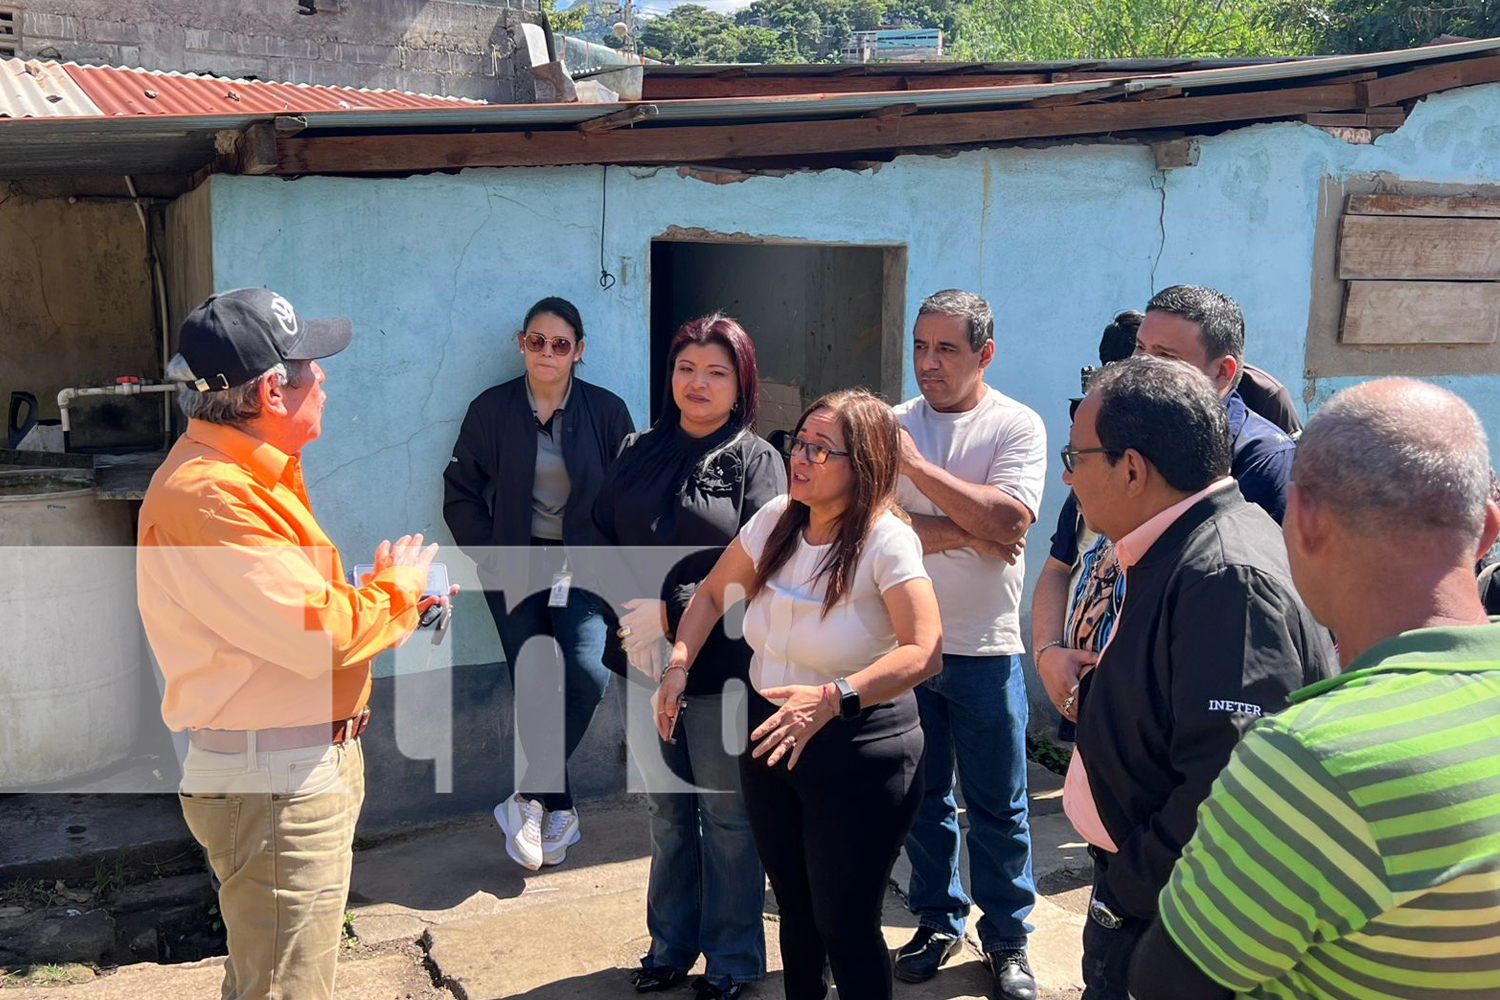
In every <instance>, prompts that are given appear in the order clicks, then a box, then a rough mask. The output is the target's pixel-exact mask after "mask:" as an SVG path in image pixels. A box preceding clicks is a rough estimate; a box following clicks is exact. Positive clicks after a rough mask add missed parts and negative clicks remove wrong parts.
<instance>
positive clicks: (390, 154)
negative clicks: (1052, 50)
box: [275, 84, 1366, 175]
mask: <svg viewBox="0 0 1500 1000" xmlns="http://www.w3.org/2000/svg"><path fill="white" fill-rule="evenodd" d="M1359 86H1361V85H1359V84H1341V85H1332V86H1318V87H1299V88H1287V89H1282V90H1270V91H1259V92H1255V93H1247V94H1219V95H1211V96H1204V97H1192V96H1188V97H1176V98H1171V99H1167V100H1160V101H1140V102H1131V103H1128V104H1127V103H1118V102H1116V103H1105V104H1086V105H1077V106H1071V107H1052V108H1031V109H1024V108H1022V109H1012V110H1005V111H970V112H947V113H935V112H934V113H928V114H920V115H906V116H899V117H894V118H843V119H835V120H815V121H792V122H760V123H754V124H745V125H723V124H707V125H690V124H670V125H667V124H660V123H658V124H655V125H652V126H650V127H648V128H638V129H615V130H610V131H604V132H592V133H588V132H580V131H578V130H576V129H571V128H557V129H547V130H542V129H533V130H530V131H521V130H516V131H504V132H483V133H473V132H470V133H463V134H459V133H453V134H442V135H433V134H423V135H412V134H396V135H363V136H360V135H325V136H317V137H312V138H303V137H301V136H277V137H276V171H275V172H276V173H279V174H292V175H295V174H364V173H414V172H420V171H424V170H454V169H461V168H464V167H500V166H554V165H563V164H574V163H705V162H713V161H721V160H735V159H743V158H747V157H767V156H800V155H812V154H818V153H839V152H854V151H861V150H889V149H917V148H921V147H925V146H962V145H981V144H984V143H993V142H1006V141H1011V140H1017V139H1037V138H1048V137H1053V136H1072V135H1093V134H1105V133H1116V132H1127V131H1138V130H1144V129H1156V128H1184V127H1191V126H1196V125H1209V124H1217V123H1221V122H1236V121H1263V120H1268V119H1275V118H1289V117H1293V116H1297V115H1303V114H1312V113H1318V112H1328V111H1351V110H1359V109H1363V108H1364V107H1366V105H1364V104H1361V103H1360V100H1359V96H1358V94H1357V93H1356V88H1357V87H1359ZM658 121H659V120H658Z"/></svg>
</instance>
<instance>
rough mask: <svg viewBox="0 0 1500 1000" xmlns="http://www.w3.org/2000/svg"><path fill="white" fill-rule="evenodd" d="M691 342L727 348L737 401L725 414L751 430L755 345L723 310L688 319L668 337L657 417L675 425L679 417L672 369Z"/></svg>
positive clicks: (756, 382) (755, 405)
mask: <svg viewBox="0 0 1500 1000" xmlns="http://www.w3.org/2000/svg"><path fill="white" fill-rule="evenodd" d="M691 344H698V345H703V344H717V345H719V346H720V347H722V348H724V350H726V351H728V352H729V359H730V361H731V362H733V364H734V373H735V381H736V382H737V383H738V384H739V402H738V403H736V404H735V409H734V412H733V413H731V414H730V415H729V422H730V424H731V425H733V426H735V427H745V428H748V429H750V430H752V431H753V430H755V418H756V415H757V414H758V413H759V412H760V371H759V369H758V368H757V367H756V364H755V345H754V344H753V343H751V341H750V335H749V334H748V333H746V332H745V328H744V327H742V326H740V324H739V323H738V321H736V320H734V319H731V318H730V317H728V316H725V315H724V314H723V313H711V314H710V315H708V316H699V317H698V318H697V319H695V320H689V321H688V322H686V323H684V324H683V325H682V328H681V329H679V330H678V331H677V333H676V334H675V335H674V336H673V337H672V344H671V346H670V347H668V348H667V386H666V390H665V391H664V392H663V393H662V407H661V419H662V423H663V424H664V425H666V426H672V425H675V424H676V423H677V422H678V421H679V420H681V419H682V411H681V410H679V409H678V408H677V400H676V399H674V398H673V397H672V369H673V368H674V367H675V366H676V364H677V355H679V354H681V353H682V350H683V348H685V347H687V346H689V345H691Z"/></svg>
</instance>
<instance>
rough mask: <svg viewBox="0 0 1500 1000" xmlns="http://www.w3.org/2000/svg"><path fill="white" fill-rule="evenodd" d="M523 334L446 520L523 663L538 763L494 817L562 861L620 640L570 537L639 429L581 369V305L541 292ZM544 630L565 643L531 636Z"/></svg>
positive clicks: (456, 482)
mask: <svg viewBox="0 0 1500 1000" xmlns="http://www.w3.org/2000/svg"><path fill="white" fill-rule="evenodd" d="M515 343H516V350H517V351H518V352H519V353H520V355H521V357H522V359H523V361H524V363H525V366H526V371H525V373H524V374H523V375H521V376H520V377H519V378H515V379H511V380H510V381H509V382H504V383H502V384H500V385H497V386H495V387H493V388H491V389H488V390H486V391H485V392H483V393H481V394H480V395H479V397H478V398H477V399H475V400H474V401H473V402H472V403H471V404H469V412H468V414H467V415H466V416H465V417H464V422H463V426H462V428H461V429H460V430H459V432H458V442H457V444H455V445H454V446H453V459H452V461H450V462H449V463H448V468H447V470H446V471H445V472H444V473H443V481H444V490H443V519H444V520H445V521H447V523H448V527H449V529H450V530H451V531H452V532H453V538H454V540H455V541H456V542H458V544H459V545H460V546H462V547H463V548H464V550H465V551H467V552H468V553H469V554H470V556H471V557H472V558H473V559H474V560H475V562H476V563H477V564H478V569H479V574H480V580H481V582H482V583H483V584H484V587H485V595H484V596H485V599H486V601H487V602H488V603H489V607H490V613H491V614H492V615H493V616H494V619H495V627H496V629H497V630H498V631H499V633H500V645H501V648H502V649H503V650H504V652H505V662H506V666H507V667H508V669H509V671H510V678H511V688H512V690H513V691H514V693H515V705H516V716H515V718H516V735H517V737H518V741H519V743H520V746H521V748H522V749H523V751H525V757H526V771H525V773H524V774H516V775H515V789H516V791H515V793H514V794H512V795H511V796H510V797H508V798H507V799H506V800H505V801H504V802H501V803H500V804H499V805H498V806H496V807H495V819H496V820H497V821H498V822H499V824H500V827H501V829H503V830H504V831H505V838H506V839H505V849H506V853H508V854H509V855H510V856H511V858H512V859H514V860H515V862H516V863H517V864H519V865H521V866H522V867H523V868H529V869H532V870H535V869H537V868H540V867H541V866H542V865H555V864H561V863H562V861H563V859H564V858H565V857H566V856H567V850H568V848H569V847H570V846H571V845H573V844H575V843H577V841H578V839H579V825H578V812H577V810H576V809H574V807H573V795H572V791H571V785H570V783H569V780H568V775H567V760H566V758H567V757H571V756H572V755H573V751H574V750H575V749H577V747H578V744H579V742H580V741H581V740H582V739H583V734H584V732H585V731H586V730H587V729H588V726H589V722H590V721H591V720H592V719H593V717H594V710H595V709H596V708H597V707H598V705H599V702H600V700H601V699H602V698H603V697H604V691H605V688H606V687H607V685H608V683H609V676H610V668H609V667H608V666H607V665H606V663H605V660H606V658H607V657H608V656H610V655H611V650H615V647H613V646H612V644H610V643H609V642H608V636H609V632H610V630H611V628H612V624H613V620H614V619H613V613H612V611H611V610H610V609H609V608H608V607H607V605H605V604H604V602H602V601H600V600H598V599H597V598H595V597H594V596H593V595H591V594H589V593H586V592H584V591H582V590H580V589H577V588H574V587H573V586H572V585H571V583H572V581H571V576H570V575H569V567H568V565H567V557H566V554H565V552H564V546H574V545H590V544H592V542H593V535H594V527H593V517H592V514H593V508H594V499H595V498H596V497H597V496H598V494H599V487H600V484H602V483H603V481H604V473H605V470H606V469H607V468H608V467H609V464H610V462H611V461H612V460H613V459H614V457H615V454H616V453H617V452H618V451H619V450H620V444H621V442H622V441H624V440H625V438H626V436H627V435H629V434H630V433H631V432H632V431H634V430H635V428H634V426H633V424H632V423H631V419H630V413H629V411H628V410H627V409H626V408H625V403H624V402H623V401H622V400H621V399H620V397H618V396H616V395H615V394H614V393H612V392H610V391H608V390H606V389H601V388H600V387H599V386H596V385H591V384H589V383H588V382H585V381H584V380H583V379H581V378H578V377H577V375H576V374H575V371H574V370H575V369H576V368H577V366H578V365H580V364H582V363H583V353H584V346H585V344H584V339H583V319H582V318H581V317H580V316H579V315H578V308H577V307H576V306H574V305H573V303H571V302H569V301H568V300H567V299H561V298H555V297H554V298H545V299H542V300H541V301H540V302H538V303H537V304H536V305H534V306H532V307H531V308H530V309H529V310H528V311H527V313H526V320H525V322H524V323H523V324H522V328H521V330H520V332H519V333H517V334H516V341H515ZM523 553H524V554H523ZM536 636H545V637H548V638H550V639H552V640H554V641H553V642H550V643H528V640H530V639H532V638H533V637H536ZM523 647H524V648H525V662H524V663H520V662H519V660H520V658H521V655H522V648H523ZM518 667H519V668H520V669H518ZM559 689H561V692H562V704H561V705H559V704H558V691H559ZM559 726H561V727H562V729H563V739H562V740H561V741H558V740H557V739H556V733H557V729H558V727H559ZM559 742H561V743H562V746H563V751H564V753H563V759H558V754H557V753H556V750H555V749H553V748H555V747H556V746H557V744H558V743H559Z"/></svg>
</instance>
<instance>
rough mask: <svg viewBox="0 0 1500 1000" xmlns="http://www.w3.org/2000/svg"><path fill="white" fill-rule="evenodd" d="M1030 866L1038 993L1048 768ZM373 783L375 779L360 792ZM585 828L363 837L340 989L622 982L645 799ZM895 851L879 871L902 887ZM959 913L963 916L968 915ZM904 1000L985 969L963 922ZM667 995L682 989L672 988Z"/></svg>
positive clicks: (1053, 844)
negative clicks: (560, 837)
mask: <svg viewBox="0 0 1500 1000" xmlns="http://www.w3.org/2000/svg"><path fill="white" fill-rule="evenodd" d="M1031 781H1032V800H1033V801H1032V809H1033V820H1032V824H1033V838H1034V844H1033V850H1034V859H1033V865H1034V868H1035V873H1036V876H1037V879H1038V881H1039V884H1040V886H1041V888H1042V893H1043V894H1042V895H1041V896H1040V897H1039V898H1038V901H1037V907H1036V911H1035V913H1034V915H1033V922H1034V923H1035V924H1036V931H1035V933H1034V934H1033V935H1032V938H1031V961H1032V966H1033V969H1034V970H1035V972H1036V974H1037V979H1038V982H1039V985H1040V986H1041V987H1042V989H1043V996H1044V998H1045V1000H1076V998H1077V997H1078V996H1079V994H1080V991H1081V990H1080V984H1079V975H1078V970H1079V962H1080V935H1081V932H1082V926H1083V915H1082V912H1083V904H1084V902H1085V901H1086V894H1087V890H1086V889H1082V888H1079V886H1080V882H1081V878H1082V876H1081V873H1082V872H1084V871H1086V870H1087V868H1088V858H1087V855H1086V854H1085V853H1084V851H1083V846H1082V844H1081V843H1079V841H1078V838H1077V836H1076V834H1074V832H1073V830H1072V827H1071V826H1070V825H1069V824H1068V822H1067V819H1066V817H1064V816H1063V815H1062V810H1061V787H1060V786H1061V781H1060V779H1059V778H1057V777H1056V776H1055V775H1052V774H1050V773H1048V772H1046V771H1045V770H1042V769H1041V768H1039V767H1036V766H1033V768H1032V773H1031ZM372 794H373V792H372ZM581 815H582V830H583V840H582V842H581V843H579V844H578V845H577V846H576V847H574V848H573V849H572V850H570V851H569V854H568V860H567V862H566V863H565V864H563V865H561V866H558V867H556V868H551V869H546V870H544V871H540V872H534V873H533V872H526V871H523V870H522V869H521V868H519V867H517V866H516V865H515V864H513V863H512V862H511V861H510V860H509V858H507V857H506V855H505V850H504V845H503V842H502V838H501V834H500V832H499V830H498V828H497V827H496V825H495V823H494V821H493V819H491V818H489V817H484V818H482V819H478V820H474V821H471V822H465V823H461V824H455V825H450V826H447V827H443V828H439V829H436V830H431V831H427V832H425V833H421V834H417V835H414V836H411V837H408V838H406V839H403V840H400V841H396V842H389V843H385V844H382V845H380V846H377V847H373V848H370V849H368V850H364V851H361V852H360V853H359V854H358V855H357V856H356V859H355V867H354V881H353V887H352V889H351V893H350V908H351V909H352V910H353V912H354V914H355V920H354V926H355V929H356V931H357V932H358V934H359V938H360V944H359V946H358V947H357V948H351V949H350V950H349V952H348V953H347V955H346V956H345V958H344V960H342V961H341V963H340V971H339V987H338V992H339V995H340V997H341V998H344V997H347V998H349V1000H355V998H358V1000H386V998H390V1000H437V998H445V997H449V996H452V997H456V998H458V1000H498V998H501V997H524V998H528V1000H564V998H566V1000H592V998H601V1000H602V998H611V1000H618V998H620V997H623V996H633V995H634V994H633V993H632V992H631V991H630V987H629V979H628V974H627V970H628V969H631V968H634V967H635V965H636V963H637V960H638V958H639V956H640V954H641V953H642V952H643V951H644V950H645V947H646V943H647V935H646V927H645V910H646V906H645V886H646V875H647V870H648V867H649V860H650V848H649V841H648V836H647V817H646V810H645V804H644V802H643V801H642V800H641V799H640V798H638V797H634V796H623V797H620V798H616V799H611V800H606V801H602V802H591V803H584V804H583V807H582V809H581ZM907 872H908V868H907V866H906V861H905V858H904V856H903V858H902V859H901V861H900V862H899V863H898V866H897V870H896V872H895V875H894V878H893V882H894V884H895V885H900V886H904V885H905V881H906V877H907ZM766 909H767V911H768V913H767V916H766V941H767V948H768V952H769V955H768V957H769V965H770V969H771V970H772V971H771V975H770V976H769V977H768V979H767V980H766V981H765V982H764V983H762V984H761V985H759V986H758V987H755V988H754V989H753V991H747V992H746V996H747V997H750V996H756V997H764V998H773V997H777V996H780V995H781V991H780V989H779V981H780V971H779V970H780V964H781V963H780V954H779V951H778V948H777V943H776V941H777V924H776V915H775V906H774V900H772V899H768V905H767V907H766ZM914 926H915V922H914V920H913V919H912V917H911V915H910V914H908V913H907V912H906V909H905V907H904V905H903V903H902V900H901V897H900V894H899V892H897V891H896V889H895V888H894V886H893V889H892V891H891V892H890V893H889V894H888V896H887V900H886V908H885V932H886V938H887V940H888V941H889V943H890V944H891V946H892V947H895V946H897V945H899V944H901V943H903V942H904V941H905V940H906V939H907V938H908V937H909V936H910V935H911V929H912V928H913V927H914ZM970 926H971V927H972V926H973V919H972V918H971V922H970ZM220 964H221V962H220V960H210V961H207V962H200V963H195V964H193V965H178V966H132V967H129V968H126V969H122V970H120V971H118V972H115V973H113V974H110V975H105V976H101V977H100V978H98V979H97V980H95V981H92V982H88V983H84V984H81V985H73V986H64V987H52V988H42V987H31V986H22V987H21V988H20V989H19V990H16V991H15V993H12V994H10V995H11V996H15V997H16V998H17V1000H20V997H32V996H34V997H37V998H45V1000H136V998H141V1000H146V998H150V1000H159V998H161V997H181V998H184V1000H187V998H192V997H210V996H214V995H215V994H216V992H217V983H218V981H219V976H220V971H219V969H220ZM896 994H897V996H898V997H903V998H911V1000H979V998H984V997H987V996H988V995H989V994H988V975H987V973H986V972H985V970H984V967H983V965H982V964H981V954H980V952H979V949H978V946H977V942H976V941H975V940H973V937H972V934H971V935H970V940H969V942H968V944H967V947H966V948H965V949H964V951H963V952H962V953H961V954H960V956H959V957H958V958H957V959H955V960H954V961H953V962H951V963H949V965H948V966H947V967H945V968H944V970H943V971H942V972H941V973H940V974H939V975H938V976H937V977H936V978H935V979H933V980H932V981H931V982H929V983H926V984H923V985H921V986H909V985H906V984H901V983H898V984H897V989H896ZM666 995H667V996H682V997H686V996H690V995H691V994H690V993H689V992H688V991H687V990H679V991H675V992H674V993H669V994H666Z"/></svg>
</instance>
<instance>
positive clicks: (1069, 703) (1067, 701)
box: [1062, 694, 1078, 715]
mask: <svg viewBox="0 0 1500 1000" xmlns="http://www.w3.org/2000/svg"><path fill="white" fill-rule="evenodd" d="M1077 700H1078V696H1077V695H1076V694H1070V695H1068V696H1067V697H1066V698H1064V699H1063V703H1062V714H1063V715H1067V714H1068V713H1069V712H1071V711H1072V710H1073V703H1074V702H1075V701H1077Z"/></svg>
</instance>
